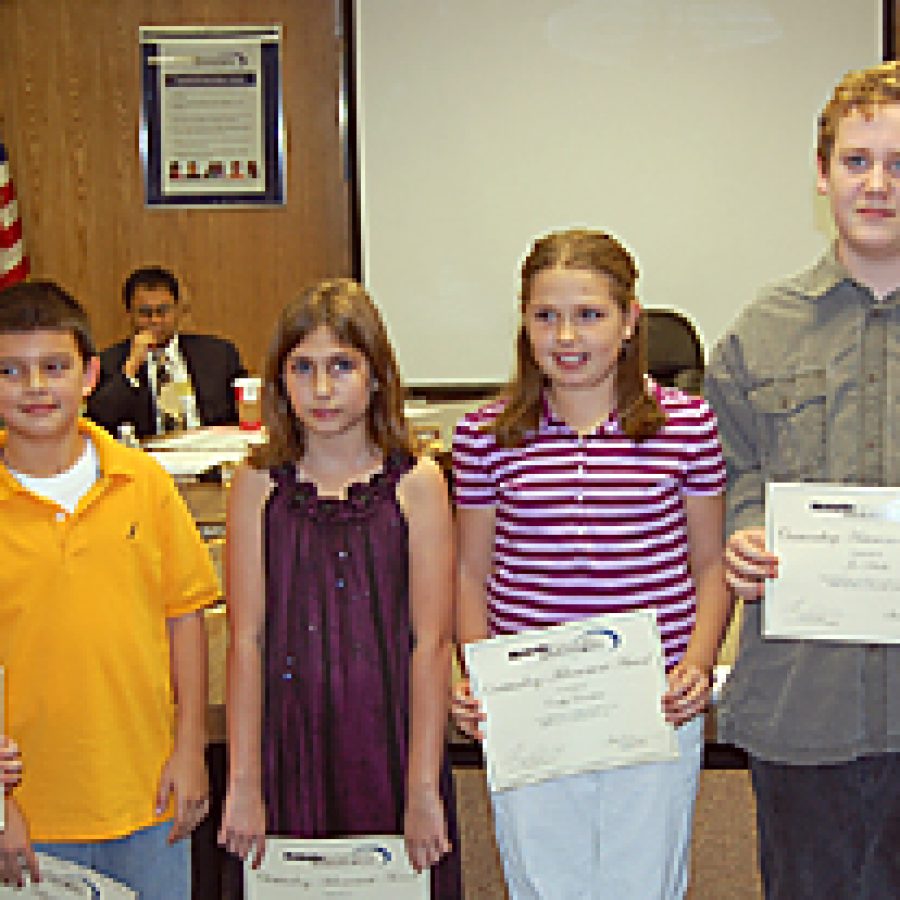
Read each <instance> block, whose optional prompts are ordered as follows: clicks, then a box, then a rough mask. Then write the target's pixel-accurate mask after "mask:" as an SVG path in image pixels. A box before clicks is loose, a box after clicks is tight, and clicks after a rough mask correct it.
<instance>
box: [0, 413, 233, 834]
mask: <svg viewBox="0 0 900 900" xmlns="http://www.w3.org/2000/svg"><path fill="white" fill-rule="evenodd" d="M79 428H80V430H81V431H82V432H83V433H85V434H87V435H88V436H89V437H90V438H91V440H92V441H93V442H94V446H95V447H96V449H97V455H98V458H99V464H100V477H99V479H98V481H97V483H96V484H95V485H94V486H93V488H91V490H90V491H89V492H88V493H87V494H86V495H85V496H84V497H83V498H82V499H81V501H80V502H79V503H78V506H77V508H76V509H75V511H74V513H72V514H71V515H68V514H66V513H65V512H64V511H63V510H62V509H60V508H59V507H58V506H56V505H55V504H53V503H51V502H50V501H48V500H45V499H43V498H41V497H38V496H37V495H35V494H33V493H31V492H30V491H28V490H27V489H26V488H24V487H22V486H21V485H20V484H19V483H18V482H17V481H16V480H15V479H14V478H13V477H12V476H11V475H10V474H9V471H8V470H7V469H6V467H5V466H3V465H2V464H0V665H3V666H4V667H5V669H6V686H7V698H6V699H7V706H6V712H7V717H6V731H7V732H8V733H9V734H10V735H11V736H12V737H13V738H14V739H15V740H16V741H18V743H19V747H20V748H21V751H22V758H23V762H24V766H25V773H24V779H23V782H22V786H21V787H20V788H19V789H18V790H17V792H16V797H17V799H18V800H19V801H20V803H21V805H22V808H23V810H24V812H25V815H26V816H27V818H28V821H29V824H30V826H31V837H32V840H34V841H93V840H103V839H107V838H114V837H119V836H122V835H126V834H130V833H132V832H133V831H136V830H137V829H139V828H143V827H145V826H147V825H152V824H154V823H156V822H158V821H160V819H161V818H162V819H165V818H166V816H165V815H164V816H162V817H158V816H157V815H156V814H155V812H154V800H155V791H156V787H157V783H158V779H159V775H160V771H161V770H162V767H163V764H164V763H165V761H166V759H167V758H168V756H169V754H170V753H171V750H172V741H173V734H174V712H175V709H174V703H173V697H172V683H171V680H170V656H169V639H168V629H167V624H166V623H167V619H171V618H175V617H177V616H181V615H184V614H186V613H190V612H194V611H195V610H199V609H201V608H203V607H205V606H208V605H210V604H211V603H214V602H215V600H216V599H217V596H218V585H217V582H216V576H215V572H214V570H213V567H212V563H211V561H210V557H209V553H208V552H207V550H206V548H205V547H204V545H203V542H202V540H201V539H200V536H199V535H198V533H197V530H196V528H195V527H194V522H193V519H192V518H191V515H190V513H189V512H188V510H187V507H186V506H185V504H184V501H183V500H182V499H181V496H180V494H179V493H178V491H177V489H176V487H175V485H174V484H173V482H172V480H171V478H170V477H169V476H168V475H167V474H166V473H165V472H164V471H163V470H162V468H160V466H159V465H158V464H157V463H156V461H155V460H153V459H152V458H151V457H150V456H148V455H147V454H145V453H143V452H142V451H140V450H132V449H129V448H126V447H122V446H121V445H119V444H117V443H116V442H115V441H114V440H113V439H112V438H111V437H110V436H109V435H108V434H107V433H106V432H105V431H103V430H102V429H100V428H98V427H96V426H95V425H93V424H92V423H90V422H87V421H82V422H80V423H79ZM5 442H6V434H5V432H2V431H0V445H2V444H5Z"/></svg>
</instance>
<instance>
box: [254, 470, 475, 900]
mask: <svg viewBox="0 0 900 900" xmlns="http://www.w3.org/2000/svg"><path fill="white" fill-rule="evenodd" d="M413 464H414V460H413V459H412V458H410V457H407V456H401V455H395V456H391V457H390V458H389V459H388V460H387V461H386V463H385V467H384V469H383V471H382V472H380V473H378V474H377V475H375V476H374V477H373V478H372V479H371V481H370V482H368V483H365V484H362V483H361V484H355V485H351V486H350V489H349V492H348V496H347V498H346V499H345V500H339V499H335V498H327V497H326V498H320V497H319V496H318V495H317V493H316V489H315V486H314V485H312V484H310V483H306V482H298V481H297V477H296V471H295V469H294V466H293V465H288V466H282V467H279V468H276V469H273V470H272V472H271V475H272V478H273V480H274V482H275V488H274V490H273V492H272V494H271V496H270V498H269V501H268V504H267V506H266V511H265V555H266V625H265V628H266V644H265V647H266V650H265V704H264V711H263V735H262V738H263V790H264V796H265V801H266V810H267V816H268V822H267V831H268V833H269V834H275V835H285V836H292V837H309V838H317V837H341V836H344V835H354V834H402V833H403V809H404V794H405V777H406V760H407V737H408V735H407V732H408V722H409V660H410V649H411V643H412V635H411V628H410V620H409V589H408V588H409V584H408V581H409V579H408V533H407V526H406V521H405V519H404V518H403V515H402V513H401V511H400V508H399V506H398V504H397V499H396V487H397V482H398V480H399V479H400V478H401V476H402V475H404V474H405V473H406V472H408V471H409V469H410V468H411V467H412V465H413ZM441 794H442V796H443V799H444V806H445V810H446V814H447V819H448V829H449V831H450V840H451V841H452V843H453V847H454V851H453V853H451V854H450V855H448V856H446V857H444V859H443V860H442V861H441V862H440V863H439V864H438V865H437V866H436V867H434V868H433V869H432V870H431V873H432V891H431V893H432V897H433V898H441V900H452V898H458V897H461V896H462V888H461V877H460V861H459V850H458V845H459V838H458V834H457V828H456V806H455V802H454V797H453V787H452V782H451V777H450V769H449V765H448V764H447V762H446V760H445V763H444V766H443V770H442V773H441Z"/></svg>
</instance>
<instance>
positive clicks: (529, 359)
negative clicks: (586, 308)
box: [490, 229, 665, 447]
mask: <svg viewBox="0 0 900 900" xmlns="http://www.w3.org/2000/svg"><path fill="white" fill-rule="evenodd" d="M555 268H563V269H578V270H581V271H587V272H596V273H597V274H602V275H606V276H608V277H609V278H610V280H611V281H612V284H613V297H614V299H615V301H616V303H618V305H619V308H620V309H621V310H622V312H623V313H624V314H625V315H626V316H630V315H631V311H632V308H633V306H634V304H636V303H637V299H636V297H635V292H634V287H635V282H636V281H637V277H638V269H637V266H636V265H635V262H634V259H633V258H632V257H631V254H630V253H628V251H627V250H626V249H625V248H624V247H623V246H622V245H621V244H620V243H619V242H618V241H617V240H616V239H615V238H614V237H612V235H609V234H605V233H604V232H602V231H590V230H587V229H572V230H569V231H556V232H552V233H551V234H547V235H545V236H543V237H540V238H538V239H537V240H536V241H535V242H534V244H533V245H532V247H531V251H530V252H529V254H528V256H526V257H525V261H524V262H523V263H522V286H521V294H520V298H521V312H522V323H521V325H520V326H519V334H518V337H517V338H516V371H515V374H514V375H513V379H512V381H511V382H510V384H509V386H508V387H507V389H506V391H505V392H504V399H505V401H506V402H505V405H504V408H503V411H502V412H501V413H500V414H499V415H498V417H497V419H496V420H495V421H494V423H493V424H492V426H491V428H490V430H491V431H492V432H493V433H494V434H496V436H497V441H498V443H499V444H500V445H501V446H503V447H519V446H521V445H522V443H523V442H524V440H525V437H526V435H527V433H528V432H535V431H537V428H538V422H539V420H540V413H541V402H542V400H541V398H542V394H543V389H544V385H545V383H546V379H545V377H544V375H543V373H542V372H541V370H540V368H539V367H538V364H537V362H536V361H535V358H534V353H533V352H532V349H531V342H530V341H529V339H528V333H527V331H526V328H525V312H526V310H527V309H528V303H529V300H530V295H531V281H532V279H533V278H534V276H535V275H537V273H538V272H543V271H544V270H545V269H555ZM646 365H647V351H646V337H645V330H644V323H643V315H639V316H638V318H637V319H636V320H635V323H634V328H633V330H632V333H631V337H630V338H628V339H627V340H626V341H625V342H624V344H623V345H622V350H621V352H620V354H619V359H618V361H617V363H616V374H615V379H616V407H617V409H618V412H619V421H620V423H621V426H622V430H623V431H624V432H625V434H626V435H628V437H630V438H632V439H633V440H638V441H639V440H643V439H644V438H647V437H650V436H651V435H654V434H656V432H657V431H658V430H659V428H660V427H661V426H662V424H663V423H664V422H665V416H664V414H663V412H662V410H661V409H660V408H659V404H658V403H657V402H656V399H655V398H654V397H653V396H651V395H650V394H649V393H648V392H647V388H646V386H645V384H644V373H645V371H646Z"/></svg>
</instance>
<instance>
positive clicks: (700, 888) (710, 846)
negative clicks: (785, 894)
mask: <svg viewBox="0 0 900 900" xmlns="http://www.w3.org/2000/svg"><path fill="white" fill-rule="evenodd" d="M454 777H455V779H456V793H457V806H458V809H459V816H460V831H461V834H460V840H461V843H462V853H463V872H464V877H465V887H466V898H467V900H505V898H506V891H505V889H504V886H503V876H502V873H501V870H500V860H499V857H498V855H497V848H496V845H495V843H494V836H493V827H492V825H491V819H490V801H489V800H488V797H487V791H486V788H485V783H484V772H483V771H482V770H481V769H479V768H457V769H455V770H454ZM761 897H762V890H761V887H760V882H759V873H758V871H757V867H756V828H755V824H754V810H753V795H752V792H751V789H750V777H749V775H748V774H747V771H746V770H745V769H706V770H704V771H703V773H702V775H701V777H700V791H699V794H698V797H697V814H696V819H695V824H694V843H693V852H692V861H691V885H690V888H689V890H688V898H689V900H759V898H761ZM622 900H631V898H622ZM634 900H641V898H634Z"/></svg>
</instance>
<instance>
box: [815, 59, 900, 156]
mask: <svg viewBox="0 0 900 900" xmlns="http://www.w3.org/2000/svg"><path fill="white" fill-rule="evenodd" d="M892 103H900V62H898V61H897V60H891V61H890V62H885V63H882V64H881V65H879V66H873V67H872V68H871V69H861V70H859V71H857V72H848V73H847V74H846V75H845V76H844V77H843V78H842V79H841V81H840V83H839V84H838V85H837V87H836V88H835V89H834V93H833V94H832V95H831V99H830V100H829V101H828V103H827V104H826V105H825V108H824V109H823V110H822V114H821V115H820V116H819V133H818V141H817V144H816V156H817V157H818V159H819V165H820V166H821V168H822V171H823V172H826V173H827V172H828V166H829V163H830V162H831V152H832V150H834V139H835V136H836V134H837V128H838V124H839V123H840V121H841V119H843V118H845V117H846V116H848V115H850V113H852V112H854V111H859V112H861V113H862V114H863V115H864V116H865V117H866V118H867V119H870V118H871V117H872V115H873V113H874V111H875V110H876V109H877V108H878V107H879V106H888V105H890V104H892Z"/></svg>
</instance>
